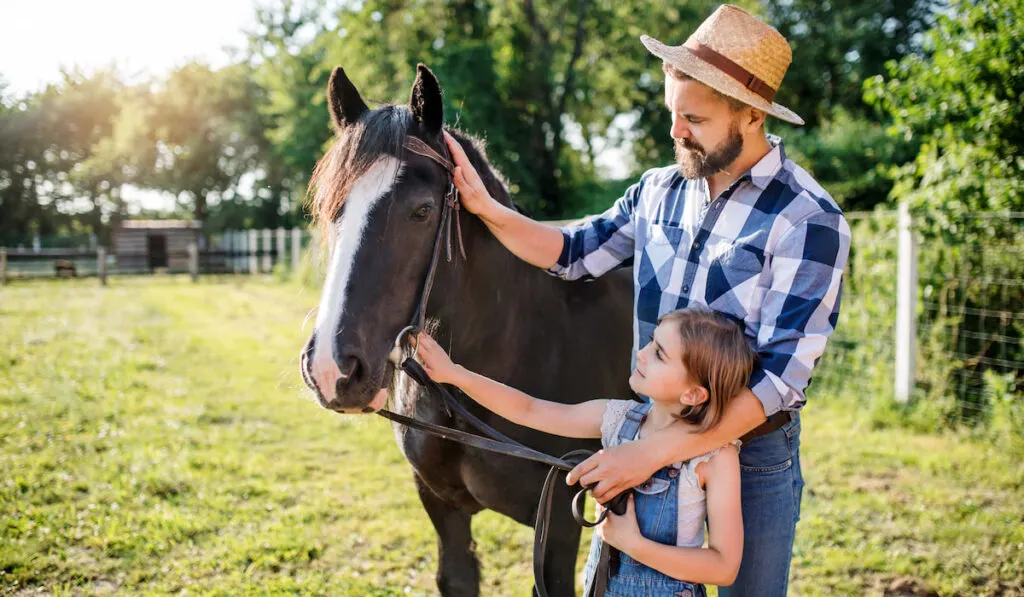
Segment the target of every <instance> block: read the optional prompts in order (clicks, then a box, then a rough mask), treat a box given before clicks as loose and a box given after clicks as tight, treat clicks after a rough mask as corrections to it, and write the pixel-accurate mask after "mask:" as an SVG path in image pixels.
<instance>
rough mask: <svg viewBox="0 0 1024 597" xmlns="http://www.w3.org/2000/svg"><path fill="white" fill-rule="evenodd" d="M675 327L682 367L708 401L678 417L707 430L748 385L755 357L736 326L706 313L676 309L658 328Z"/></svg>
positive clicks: (665, 317)
mask: <svg viewBox="0 0 1024 597" xmlns="http://www.w3.org/2000/svg"><path fill="white" fill-rule="evenodd" d="M662 323H672V324H675V326H676V328H677V330H678V332H679V337H680V339H681V340H682V347H683V356H682V361H683V366H684V367H686V371H687V372H688V373H689V374H690V375H691V376H693V377H694V379H696V380H697V382H698V383H699V384H700V385H701V386H703V388H704V389H705V390H707V392H708V399H707V400H706V401H704V402H702V403H700V404H697V405H694V406H688V407H684V408H683V412H682V413H680V414H679V415H678V417H679V418H680V419H682V420H684V421H686V422H688V423H691V424H693V425H696V426H697V428H698V429H699V430H700V431H702V432H703V431H706V430H708V429H711V428H712V427H714V426H715V425H717V424H718V422H719V421H721V420H722V415H723V414H724V413H725V406H726V405H727V404H728V403H729V400H731V399H732V398H733V397H735V396H736V395H737V394H739V393H740V392H741V391H743V388H745V387H747V384H748V383H749V382H750V374H751V372H752V371H753V369H754V363H755V362H756V358H757V357H756V356H755V354H754V351H753V350H751V348H750V345H749V344H747V340H746V338H745V337H744V335H743V330H742V328H740V326H739V325H738V324H737V323H735V322H733V321H730V320H729V319H727V318H726V317H725V316H723V315H721V314H719V313H716V312H714V311H711V310H709V309H694V308H691V309H678V310H676V311H671V312H669V313H666V314H665V315H662V316H661V318H660V319H658V324H659V325H660V324H662Z"/></svg>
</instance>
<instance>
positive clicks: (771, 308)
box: [567, 211, 850, 502]
mask: <svg viewBox="0 0 1024 597" xmlns="http://www.w3.org/2000/svg"><path fill="white" fill-rule="evenodd" d="M849 251H850V228H849V226H848V225H847V223H846V220H845V219H844V218H843V216H842V214H841V213H839V212H826V211H821V212H818V213H816V214H814V215H812V216H810V217H808V218H806V219H804V220H803V221H801V222H799V223H797V224H796V225H794V226H793V227H792V228H791V229H790V230H789V231H787V232H786V233H785V234H784V235H783V237H782V238H780V240H779V243H778V244H777V245H776V248H775V251H774V252H773V254H772V256H771V259H772V263H771V266H770V267H771V272H772V283H771V286H770V287H769V289H768V291H767V293H766V294H765V299H764V302H763V303H762V307H761V328H760V330H759V332H758V336H757V353H758V364H757V366H756V367H755V368H754V373H753V375H752V376H751V379H750V389H748V390H744V391H743V392H742V393H740V395H738V396H737V397H735V398H734V399H733V400H732V401H731V402H730V404H729V406H728V407H727V408H726V411H725V415H724V417H723V419H722V421H721V422H720V423H719V424H718V425H717V426H715V427H714V428H712V429H709V430H708V431H706V432H705V433H701V434H693V435H688V434H686V433H685V432H684V431H680V430H673V429H670V428H669V429H665V430H663V431H661V432H659V433H657V434H653V435H652V436H651V437H649V438H646V439H644V440H641V441H637V442H632V443H630V444H625V445H622V446H618V447H616V448H613V449H610V450H602V451H601V452H599V453H598V454H595V455H594V456H591V457H590V458H588V459H587V460H585V461H584V462H582V463H580V465H579V466H577V467H576V469H574V470H573V471H572V472H570V473H569V475H568V477H567V479H568V480H569V481H575V479H577V478H580V479H581V481H582V482H583V483H584V485H587V484H590V483H598V485H597V487H596V488H595V489H594V492H593V493H594V498H595V499H597V500H598V501H599V502H603V501H607V500H608V499H611V498H612V497H614V496H616V495H618V494H619V493H621V492H622V491H624V490H626V489H629V488H630V487H634V486H635V485H637V484H639V483H642V482H643V481H644V480H645V479H647V478H648V477H650V476H651V475H652V474H654V472H655V471H657V470H658V469H659V468H661V467H663V466H666V465H668V464H670V463H672V462H678V461H680V460H687V459H689V458H692V457H694V456H698V455H700V454H703V453H704V452H707V451H709V450H713V449H715V448H717V447H718V446H720V445H722V444H723V443H725V442H727V441H730V440H733V439H736V438H738V437H740V436H741V435H743V434H744V433H746V432H747V431H750V430H751V429H753V428H754V427H757V425H759V424H761V423H762V422H763V421H764V420H765V418H766V417H767V416H770V415H773V414H775V413H776V412H778V411H780V410H783V409H787V410H797V409H799V408H800V407H802V406H803V404H804V401H805V398H804V390H805V389H806V387H807V384H808V383H809V382H810V379H811V371H812V369H813V368H814V365H815V363H817V361H818V359H819V358H820V357H821V355H822V352H824V350H825V343H826V341H827V340H828V337H829V335H831V334H832V331H833V330H834V329H835V324H836V321H837V320H838V318H839V299H840V290H841V288H842V275H843V269H844V268H845V267H846V260H847V257H848V256H849Z"/></svg>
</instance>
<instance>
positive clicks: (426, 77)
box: [409, 64, 444, 135]
mask: <svg viewBox="0 0 1024 597" xmlns="http://www.w3.org/2000/svg"><path fill="white" fill-rule="evenodd" d="M409 108H410V109H411V110H412V116H413V118H415V119H416V122H418V123H419V124H420V126H421V127H422V131H423V132H424V133H426V134H428V135H440V134H441V126H443V125H444V106H443V105H442V103H441V85H440V84H438V82H437V77H435V76H434V73H432V72H430V69H429V68H427V67H426V66H424V65H423V64H419V65H417V66H416V82H415V83H413V84H412V95H411V96H409Z"/></svg>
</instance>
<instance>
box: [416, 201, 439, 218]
mask: <svg viewBox="0 0 1024 597" xmlns="http://www.w3.org/2000/svg"><path fill="white" fill-rule="evenodd" d="M432 211H434V206H433V205H430V204H429V203H428V204H427V205H421V206H420V208H419V209H417V210H416V211H414V212H412V219H414V220H416V221H417V222H422V221H424V220H426V219H427V218H429V217H430V212H432Z"/></svg>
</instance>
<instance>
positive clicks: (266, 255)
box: [263, 228, 274, 272]
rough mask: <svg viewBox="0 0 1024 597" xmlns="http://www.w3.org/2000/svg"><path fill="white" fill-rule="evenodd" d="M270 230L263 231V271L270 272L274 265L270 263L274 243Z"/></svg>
mask: <svg viewBox="0 0 1024 597" xmlns="http://www.w3.org/2000/svg"><path fill="white" fill-rule="evenodd" d="M272 238H273V237H272V236H271V232H270V228H264V229H263V271H265V272H269V271H270V270H271V269H272V268H273V267H274V264H273V263H271V262H270V243H272V242H274V241H273V240H271V239H272Z"/></svg>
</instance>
